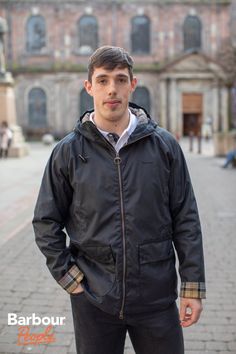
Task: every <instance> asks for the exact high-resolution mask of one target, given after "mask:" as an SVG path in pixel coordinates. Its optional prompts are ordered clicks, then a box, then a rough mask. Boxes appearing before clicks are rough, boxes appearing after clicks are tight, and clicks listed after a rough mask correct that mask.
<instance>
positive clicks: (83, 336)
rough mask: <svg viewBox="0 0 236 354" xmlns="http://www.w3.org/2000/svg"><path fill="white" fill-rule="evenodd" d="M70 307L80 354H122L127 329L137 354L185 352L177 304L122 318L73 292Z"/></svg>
mask: <svg viewBox="0 0 236 354" xmlns="http://www.w3.org/2000/svg"><path fill="white" fill-rule="evenodd" d="M71 306H72V313H73V320H74V328H75V339H76V348H77V354H123V353H124V345H125V338H126V333H127V331H128V333H129V336H130V339H131V342H132V344H133V347H134V350H135V353H136V354H184V343H183V333H182V328H181V326H180V324H179V314H178V309H177V306H176V304H173V305H172V306H171V307H170V308H169V309H167V310H165V311H161V312H160V311H158V312H155V311H152V312H148V313H142V314H132V315H126V316H125V317H124V319H123V320H120V319H119V318H118V316H113V315H110V314H108V313H105V312H103V311H102V310H100V309H99V308H97V307H96V306H94V305H93V304H91V303H90V302H89V300H87V298H86V296H85V294H84V293H80V294H78V295H71Z"/></svg>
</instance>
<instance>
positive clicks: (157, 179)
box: [33, 46, 205, 354]
mask: <svg viewBox="0 0 236 354" xmlns="http://www.w3.org/2000/svg"><path fill="white" fill-rule="evenodd" d="M136 85H137V79H136V78H135V77H134V76H133V59H132V57H131V56H130V55H129V53H127V52H126V51H125V50H124V49H122V48H119V47H113V46H104V47H100V48H98V49H97V50H96V51H95V52H94V53H93V54H92V56H91V57H90V59H89V63H88V79H87V80H86V81H85V88H86V90H87V92H88V94H89V95H91V96H92V97H93V101H94V110H91V111H88V112H85V113H84V114H83V115H82V116H81V118H80V119H79V120H78V122H77V124H76V126H75V128H74V130H73V132H71V133H70V134H69V135H67V136H66V137H65V138H64V139H62V140H61V141H60V142H59V143H58V144H57V146H56V147H55V148H54V150H53V152H52V154H51V157H50V158H49V161H48V163H47V166H46V169H45V172H44V176H43V180H42V184H41V187H40V191H39V196H38V200H37V203H36V207H35V212H34V219H33V225H34V230H35V237H36V242H37V245H38V247H39V248H40V250H41V251H42V252H43V254H44V255H45V257H46V259H47V266H48V268H49V270H50V272H51V273H52V275H53V277H54V278H55V279H56V281H57V282H58V283H59V284H60V285H61V286H62V287H63V288H64V289H65V290H66V291H67V292H68V293H69V294H70V299H71V305H72V313H73V320H74V329H75V340H76V348H77V353H78V354H122V353H123V352H124V345H125V338H126V333H127V331H128V333H129V336H130V339H131V342H132V344H133V347H134V350H135V352H136V353H137V354H183V353H184V342H183V331H182V328H183V327H188V326H191V325H192V324H193V323H196V322H197V321H198V319H199V317H200V314H201V311H202V300H201V299H203V298H205V276H204V259H203V247H202V234H201V226H200V221H199V216H198V210H197V204H196V200H195V197H194V193H193V189H192V185H191V180H190V176H189V173H188V169H187V166H186V162H185V159H184V156H183V153H182V150H181V148H180V146H179V144H178V142H177V141H176V140H175V138H174V137H173V136H172V135H171V134H170V133H169V132H167V131H166V130H165V129H163V128H161V127H159V126H158V124H157V123H156V122H155V121H154V120H153V119H152V118H151V117H150V116H149V114H148V113H147V112H146V111H145V109H143V108H141V107H139V106H138V105H135V104H133V103H130V102H129V101H130V96H131V94H132V93H133V92H134V90H135V87H136ZM64 229H66V231H67V234H68V236H69V245H68V246H67V243H66V233H65V230H64ZM175 251H176V254H177V256H178V260H179V274H180V278H181V288H180V294H179V296H180V309H179V311H178V308H177V305H176V300H177V298H178V291H177V274H176V267H175Z"/></svg>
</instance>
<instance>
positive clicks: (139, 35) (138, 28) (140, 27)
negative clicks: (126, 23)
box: [131, 16, 150, 54]
mask: <svg viewBox="0 0 236 354" xmlns="http://www.w3.org/2000/svg"><path fill="white" fill-rule="evenodd" d="M131 27H132V29H131V47H132V53H134V54H148V53H149V52H150V20H149V19H148V18H147V17H146V16H136V17H134V18H133V19H132V25H131Z"/></svg>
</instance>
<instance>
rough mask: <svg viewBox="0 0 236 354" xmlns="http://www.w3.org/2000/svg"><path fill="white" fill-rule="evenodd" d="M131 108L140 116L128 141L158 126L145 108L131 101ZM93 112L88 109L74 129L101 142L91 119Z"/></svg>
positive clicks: (150, 131)
mask: <svg viewBox="0 0 236 354" xmlns="http://www.w3.org/2000/svg"><path fill="white" fill-rule="evenodd" d="M129 109H130V110H131V112H132V113H133V114H135V115H136V117H137V118H138V125H137V127H136V129H135V130H134V132H133V133H132V134H131V136H130V138H129V140H128V143H130V142H132V141H135V140H138V139H140V138H142V137H144V136H146V135H149V134H151V133H152V132H153V131H154V130H155V129H156V127H157V123H156V122H155V121H153V120H152V119H151V117H150V116H149V114H148V113H147V112H146V110H145V109H144V108H142V107H140V106H138V105H136V104H134V103H131V102H130V103H129ZM92 112H93V110H90V111H87V112H85V113H84V114H83V115H82V116H81V117H80V119H79V120H78V122H77V123H76V126H75V128H74V131H75V132H79V133H81V134H82V135H83V136H85V137H86V138H88V139H90V140H92V141H97V142H99V141H101V133H100V132H99V131H98V129H97V128H96V126H95V125H94V124H93V123H92V122H91V121H90V119H89V116H90V114H91V113H92Z"/></svg>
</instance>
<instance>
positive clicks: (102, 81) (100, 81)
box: [99, 80, 107, 85]
mask: <svg viewBox="0 0 236 354" xmlns="http://www.w3.org/2000/svg"><path fill="white" fill-rule="evenodd" d="M106 82H107V80H99V84H102V85H104V84H105V83H106Z"/></svg>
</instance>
